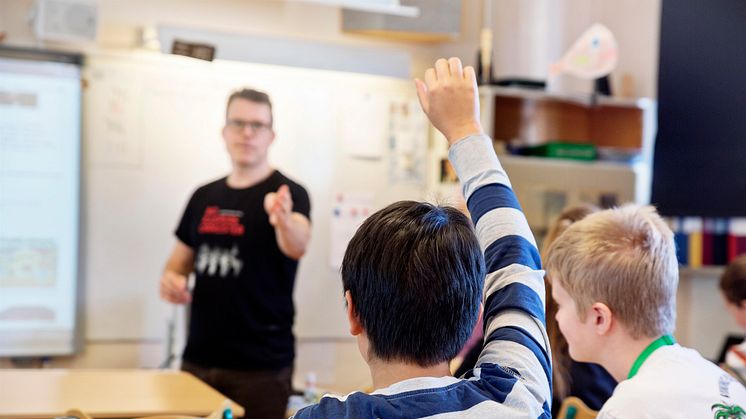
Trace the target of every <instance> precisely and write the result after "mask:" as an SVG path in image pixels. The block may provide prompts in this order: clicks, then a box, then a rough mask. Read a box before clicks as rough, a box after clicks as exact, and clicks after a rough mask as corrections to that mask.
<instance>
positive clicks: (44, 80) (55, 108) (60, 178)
mask: <svg viewBox="0 0 746 419" xmlns="http://www.w3.org/2000/svg"><path fill="white" fill-rule="evenodd" d="M0 56H2V57H0V356H35V355H65V354H71V353H73V352H74V350H75V344H76V343H77V339H76V338H77V333H76V332H77V331H76V314H77V313H76V308H77V305H76V299H77V295H78V294H77V290H76V285H77V284H76V282H77V273H78V231H79V225H78V220H79V189H80V138H81V136H80V131H81V126H80V109H81V107H80V104H81V88H80V66H79V61H80V57H79V56H73V55H70V56H66V57H63V56H62V54H53V53H46V52H41V51H24V50H19V49H6V48H0ZM5 57H7V58H5Z"/></svg>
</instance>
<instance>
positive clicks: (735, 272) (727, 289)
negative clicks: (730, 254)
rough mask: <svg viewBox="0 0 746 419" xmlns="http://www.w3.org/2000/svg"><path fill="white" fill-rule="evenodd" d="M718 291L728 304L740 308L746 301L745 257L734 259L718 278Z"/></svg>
mask: <svg viewBox="0 0 746 419" xmlns="http://www.w3.org/2000/svg"><path fill="white" fill-rule="evenodd" d="M720 290H721V291H722V292H723V295H724V296H725V299H726V300H728V302H730V303H733V304H735V305H737V306H741V303H742V302H743V300H746V255H741V256H739V257H737V258H736V259H734V260H733V261H732V262H731V263H730V264H728V267H726V268H725V271H724V272H723V275H722V276H721V277H720Z"/></svg>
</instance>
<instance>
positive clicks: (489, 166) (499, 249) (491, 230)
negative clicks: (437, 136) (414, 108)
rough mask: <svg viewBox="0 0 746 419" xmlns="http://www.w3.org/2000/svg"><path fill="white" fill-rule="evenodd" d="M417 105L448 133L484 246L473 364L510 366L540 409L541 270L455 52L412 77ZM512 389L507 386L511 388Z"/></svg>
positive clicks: (547, 372)
mask: <svg viewBox="0 0 746 419" xmlns="http://www.w3.org/2000/svg"><path fill="white" fill-rule="evenodd" d="M415 84H416V87H417V95H418V97H419V99H420V103H421V104H422V108H423V110H424V111H425V113H426V114H427V116H428V118H429V119H430V121H431V122H432V124H433V125H434V126H435V128H437V129H438V130H439V131H440V132H441V133H443V135H444V136H445V137H446V139H447V140H448V143H449V146H450V150H449V159H450V160H451V163H452V164H453V166H454V168H455V169H456V172H457V173H458V177H459V179H460V181H461V185H462V187H463V192H464V197H465V198H466V200H467V206H468V208H469V211H470V212H471V215H472V220H473V222H474V225H475V227H476V232H477V236H478V238H479V242H480V244H481V246H482V250H483V251H484V258H485V263H486V266H487V271H488V272H489V273H488V274H487V278H486V280H485V284H484V286H485V288H484V290H485V292H484V299H485V302H484V326H485V334H484V335H485V347H484V350H483V351H482V354H481V355H480V358H479V361H478V363H477V368H478V369H481V374H482V376H485V375H486V374H487V373H488V371H489V369H490V368H496V366H497V365H499V366H500V367H502V368H508V369H510V370H513V371H515V372H516V375H517V378H518V380H519V381H521V382H522V383H523V384H524V386H525V388H526V389H527V390H528V392H529V393H530V395H531V396H530V397H533V398H534V399H535V402H536V403H537V404H538V406H542V407H543V409H539V411H541V410H543V411H544V412H546V411H547V410H548V408H549V405H550V403H551V363H550V359H551V357H550V355H549V353H550V352H549V339H548V338H547V335H546V330H545V313H544V298H545V291H544V272H543V271H542V270H541V261H540V259H539V252H538V250H537V248H536V243H535V241H534V237H533V234H532V233H531V230H530V229H529V227H528V223H527V222H526V217H525V216H524V215H523V212H522V211H521V208H520V205H519V204H518V201H517V199H516V197H515V194H514V193H513V190H512V189H511V185H510V181H509V180H508V176H507V174H506V173H505V171H504V170H503V168H502V167H501V166H500V162H499V161H498V159H497V156H496V155H495V151H494V148H493V147H492V142H491V141H490V139H489V137H487V136H486V135H484V133H483V131H482V128H481V125H480V123H479V105H478V93H477V85H476V77H475V75H474V70H473V69H472V68H471V67H466V68H464V69H462V67H461V62H460V60H459V59H457V58H451V59H449V60H447V61H446V60H444V59H440V60H438V61H437V62H436V63H435V68H434V69H432V68H431V69H428V70H427V71H426V72H425V80H424V81H421V80H415ZM511 394H512V393H511Z"/></svg>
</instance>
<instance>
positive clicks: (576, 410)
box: [558, 396, 598, 419]
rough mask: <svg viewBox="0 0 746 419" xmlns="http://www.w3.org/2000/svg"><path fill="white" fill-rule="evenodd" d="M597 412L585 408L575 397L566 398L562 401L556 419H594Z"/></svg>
mask: <svg viewBox="0 0 746 419" xmlns="http://www.w3.org/2000/svg"><path fill="white" fill-rule="evenodd" d="M597 415H598V412H597V411H595V410H593V409H591V408H590V407H588V406H586V405H585V403H583V401H582V400H580V399H579V398H577V397H572V396H570V397H568V398H566V399H565V400H563V401H562V406H561V407H560V410H559V416H558V419H595V418H596V416H597Z"/></svg>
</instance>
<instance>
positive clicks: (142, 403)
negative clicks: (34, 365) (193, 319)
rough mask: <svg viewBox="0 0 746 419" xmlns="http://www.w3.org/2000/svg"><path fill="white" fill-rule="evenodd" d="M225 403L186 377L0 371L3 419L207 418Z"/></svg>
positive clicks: (172, 374)
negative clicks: (80, 418) (68, 416)
mask: <svg viewBox="0 0 746 419" xmlns="http://www.w3.org/2000/svg"><path fill="white" fill-rule="evenodd" d="M225 399H226V397H225V396H223V395H222V394H220V393H218V392H217V391H216V390H214V389H213V388H211V387H210V386H208V385H207V384H205V383H203V382H202V381H200V380H198V379H197V378H195V377H194V376H192V375H191V374H188V373H185V372H182V371H163V370H53V369H48V370H47V369H36V370H29V369H6V370H0V417H2V418H8V419H11V418H13V419H21V418H23V419H26V418H52V417H55V416H61V415H62V414H64V413H65V412H66V411H67V410H68V409H72V408H78V409H80V410H81V411H83V412H85V413H87V414H88V415H90V416H92V417H94V418H105V417H106V418H113V417H119V418H121V417H137V416H150V415H167V414H181V415H193V416H207V415H208V414H210V412H212V411H214V410H216V409H218V408H219V407H220V406H221V404H222V403H223V401H224V400H225ZM234 406H235V407H234V409H233V412H234V415H235V416H243V414H244V410H243V408H241V407H240V406H238V405H235V404H234Z"/></svg>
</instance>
